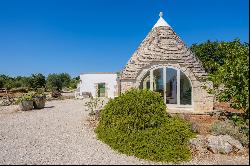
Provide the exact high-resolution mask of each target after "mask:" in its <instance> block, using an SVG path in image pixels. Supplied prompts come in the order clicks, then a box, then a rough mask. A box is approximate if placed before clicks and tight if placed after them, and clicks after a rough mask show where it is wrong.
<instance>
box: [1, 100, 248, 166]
mask: <svg viewBox="0 0 250 166" xmlns="http://www.w3.org/2000/svg"><path fill="white" fill-rule="evenodd" d="M87 115H88V112H87V111H85V110H84V104H83V101H81V100H62V101H50V102H47V103H46V108H45V109H42V110H33V111H28V112H20V111H16V106H9V107H0V126H1V128H0V164H98V165H107V164H109V165H112V164H121V165H131V164H137V165H141V164H162V163H153V162H149V161H145V160H139V159H137V158H135V157H132V156H126V155H123V154H119V153H117V152H116V151H113V150H112V149H110V148H109V147H108V146H107V145H105V144H104V143H102V142H101V141H99V140H97V139H96V137H95V134H94V132H93V131H92V130H91V129H89V127H88V125H86V118H87ZM248 162H249V158H244V157H231V156H223V155H215V156H213V157H212V158H211V157H210V158H208V159H204V160H199V159H193V160H191V161H189V162H187V163H183V164H246V165H247V164H248Z"/></svg>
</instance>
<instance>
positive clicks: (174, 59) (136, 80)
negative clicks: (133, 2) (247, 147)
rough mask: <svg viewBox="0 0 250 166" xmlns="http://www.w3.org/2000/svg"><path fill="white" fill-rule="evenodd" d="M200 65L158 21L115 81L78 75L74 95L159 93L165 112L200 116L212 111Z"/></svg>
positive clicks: (101, 75) (103, 76)
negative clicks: (138, 91)
mask: <svg viewBox="0 0 250 166" xmlns="http://www.w3.org/2000/svg"><path fill="white" fill-rule="evenodd" d="M206 77H207V73H206V72H205V70H204V68H203V66H202V63H201V62H200V61H199V59H198V58H196V56H195V55H194V54H193V53H192V52H191V51H190V49H189V48H188V47H186V45H185V44H184V42H183V41H182V40H181V39H180V37H179V36H177V34H176V33H175V32H174V30H173V29H172V28H171V26H170V25H169V24H168V23H167V22H166V21H165V20H164V19H163V13H162V12H161V13H160V18H159V19H158V21H157V22H156V24H155V25H154V26H153V28H152V29H151V31H150V32H149V33H148V35H147V36H146V38H145V39H144V40H143V41H142V43H141V44H140V46H139V47H138V49H137V50H136V51H135V52H134V54H133V55H132V57H131V58H130V59H129V61H128V63H127V64H126V66H125V67H124V69H123V70H122V72H121V75H120V76H119V77H118V76H117V74H115V73H106V74H105V73H99V74H98V73H94V74H81V75H80V78H81V82H80V84H79V89H78V92H77V93H78V94H79V95H80V96H83V95H84V93H86V92H88V93H91V95H92V96H93V97H109V98H114V97H116V96H118V95H119V94H120V93H124V92H125V91H127V90H129V89H130V88H139V89H150V90H152V91H156V92H159V93H160V94H161V95H162V97H163V99H164V102H165V103H166V105H167V108H168V110H169V111H172V112H191V113H204V112H209V111H212V110H213V95H211V94H208V93H207V91H206V90H205V89H204V86H206V87H211V86H212V84H211V82H206V81H204V80H205V79H204V78H206Z"/></svg>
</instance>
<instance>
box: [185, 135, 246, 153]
mask: <svg viewBox="0 0 250 166" xmlns="http://www.w3.org/2000/svg"><path fill="white" fill-rule="evenodd" d="M190 144H191V147H192V149H195V150H196V151H199V152H200V153H204V152H207V150H209V151H211V152H212V153H215V154H216V153H222V154H229V153H231V152H241V151H243V149H244V147H243V146H242V144H241V143H240V142H239V141H238V140H235V139H234V138H232V137H231V136H229V135H218V136H214V135H207V136H202V135H198V136H197V137H196V138H194V139H191V140H190Z"/></svg>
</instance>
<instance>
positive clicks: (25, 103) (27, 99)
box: [18, 93, 33, 111]
mask: <svg viewBox="0 0 250 166" xmlns="http://www.w3.org/2000/svg"><path fill="white" fill-rule="evenodd" d="M18 106H19V109H20V110H21V111H29V110H32V109H33V96H32V94H30V93H27V94H24V95H23V96H22V97H20V98H19V99H18Z"/></svg>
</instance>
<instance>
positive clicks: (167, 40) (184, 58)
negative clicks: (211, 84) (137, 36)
mask: <svg viewBox="0 0 250 166" xmlns="http://www.w3.org/2000/svg"><path fill="white" fill-rule="evenodd" d="M159 16H160V18H159V19H158V21H157V22H156V24H155V25H154V26H153V28H152V29H151V31H150V32H149V33H148V35H147V36H146V38H145V39H144V40H143V41H142V43H141V44H140V46H139V47H138V49H137V50H136V51H135V52H134V54H133V55H132V57H131V58H130V59H129V61H128V63H127V65H126V66H125V68H124V69H123V71H122V75H121V80H131V81H133V80H135V79H136V78H137V76H138V75H139V74H140V73H141V71H142V70H143V69H146V68H149V67H150V66H152V65H154V64H157V65H158V64H159V65H160V64H162V65H168V64H171V63H175V64H178V65H180V66H185V67H186V68H189V69H190V70H191V71H192V72H193V73H194V75H195V77H203V76H206V75H207V74H206V72H205V70H204V68H203V67H202V64H201V62H200V61H199V59H197V58H196V57H195V55H194V54H193V53H192V52H191V51H190V50H189V48H188V47H186V45H185V44H184V43H183V41H182V40H181V39H180V37H179V36H178V35H177V34H176V33H175V32H174V30H173V29H172V28H171V27H170V25H169V24H168V23H167V22H166V21H165V20H164V19H163V13H162V12H160V15H159Z"/></svg>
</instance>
